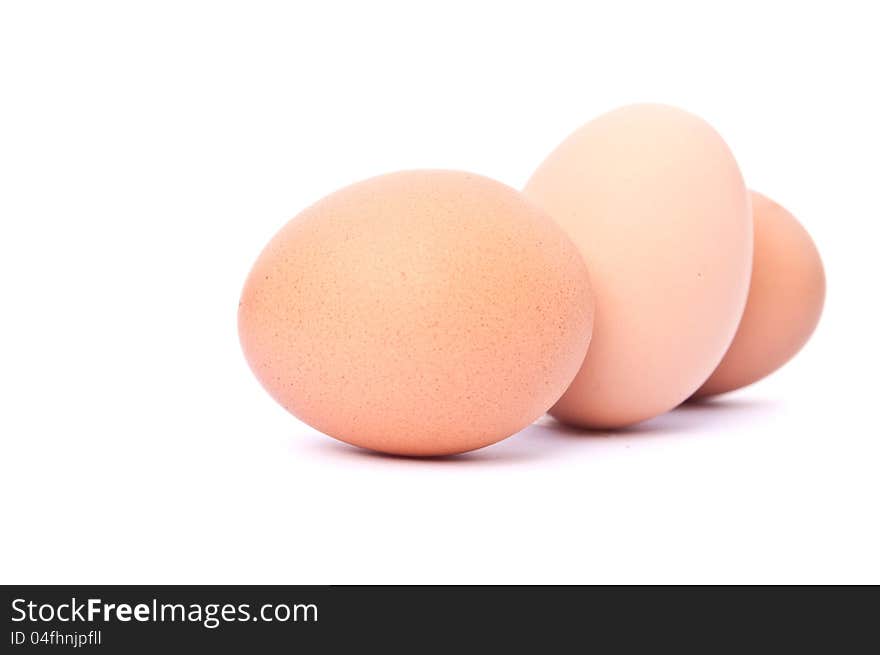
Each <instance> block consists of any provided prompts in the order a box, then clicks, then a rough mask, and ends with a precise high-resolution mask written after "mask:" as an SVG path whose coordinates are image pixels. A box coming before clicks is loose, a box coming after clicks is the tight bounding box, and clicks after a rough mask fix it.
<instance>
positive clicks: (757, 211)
mask: <svg viewBox="0 0 880 655" xmlns="http://www.w3.org/2000/svg"><path fill="white" fill-rule="evenodd" d="M752 213H753V217H754V224H755V257H754V261H753V263H752V281H751V286H750V288H749V297H748V302H747V303H746V309H745V312H744V313H743V317H742V320H741V321H740V324H739V329H738V330H737V331H736V336H734V338H733V343H731V344H730V348H729V349H728V351H727V354H726V355H725V356H724V359H722V360H721V363H720V364H719V365H718V368H716V369H715V372H714V373H712V376H711V377H710V378H709V379H708V380H707V381H706V382H705V383H704V384H703V386H702V387H700V389H699V390H698V391H697V393H696V394H695V396H696V397H702V396H712V395H715V394H720V393H725V392H727V391H732V390H733V389H739V388H740V387H744V386H746V385H749V384H752V383H753V382H757V381H758V380H760V379H761V378H763V377H765V376H767V375H769V374H770V373H772V372H773V371H775V370H776V369H778V368H779V367H780V366H782V365H783V364H785V363H786V362H787V361H788V360H789V359H791V358H792V357H794V356H795V354H797V352H798V351H799V350H800V349H801V348H802V347H803V346H804V344H805V343H806V342H807V340H808V339H809V338H810V335H811V334H812V333H813V330H815V329H816V325H817V324H818V323H819V317H820V316H821V314H822V306H823V304H824V303H825V270H824V269H823V267H822V260H821V258H820V257H819V251H818V250H816V246H815V244H814V243H813V240H812V239H811V238H810V235H809V234H807V231H806V230H805V229H804V228H803V227H802V226H801V224H800V223H798V221H797V219H796V218H795V217H794V216H792V215H791V214H790V213H789V212H788V211H787V210H786V209H785V208H784V207H782V206H781V205H778V204H776V203H775V202H773V201H772V200H770V199H769V198H767V197H766V196H762V195H761V194H760V193H756V192H754V191H753V192H752Z"/></svg>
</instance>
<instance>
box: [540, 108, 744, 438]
mask: <svg viewBox="0 0 880 655" xmlns="http://www.w3.org/2000/svg"><path fill="white" fill-rule="evenodd" d="M525 194H526V196H528V197H529V198H531V199H532V200H534V201H535V202H536V203H537V204H538V205H539V206H541V207H543V208H544V209H546V210H547V212H548V213H549V214H550V215H551V216H552V217H553V218H555V219H556V221H557V222H558V223H559V224H560V225H561V226H562V228H563V229H564V230H565V231H566V232H567V233H568V235H569V236H570V237H571V238H572V240H573V241H574V242H575V244H576V245H577V246H578V248H579V249H580V251H581V253H582V254H583V256H584V260H585V261H586V262H587V266H588V267H589V269H590V279H591V282H592V285H593V290H594V292H595V295H596V323H595V326H594V329H593V341H592V343H591V345H590V350H589V352H588V353H587V357H586V359H585V360H584V364H583V367H582V368H581V370H580V373H578V375H577V377H576V378H575V380H574V382H573V383H572V385H571V387H570V388H569V389H568V391H566V393H565V394H564V395H563V397H562V398H561V399H560V400H559V402H558V403H557V404H556V405H555V406H554V407H553V409H552V410H551V412H550V413H551V414H552V415H553V416H555V417H556V418H557V419H559V420H561V421H564V422H566V423H571V424H574V425H578V426H584V427H598V428H614V427H621V426H625V425H628V424H631V423H636V422H638V421H642V420H645V419H648V418H651V417H652V416H656V415H658V414H660V413H662V412H665V411H667V410H669V409H672V408H673V407H675V406H676V405H678V404H679V403H681V402H682V401H683V400H685V399H686V398H687V397H688V396H690V395H691V394H692V393H693V392H694V391H696V389H697V388H698V387H699V386H700V384H702V383H703V381H705V380H706V378H707V377H708V376H709V375H710V374H711V372H712V371H713V370H714V368H715V367H716V366H717V364H718V362H719V361H721V357H722V356H723V355H724V352H725V351H726V350H727V347H728V346H729V345H730V342H731V339H732V338H733V335H734V333H735V332H736V327H737V325H738V323H739V319H740V317H741V316H742V312H743V307H744V306H745V302H746V295H747V293H748V287H749V275H750V272H751V261H752V220H751V213H750V210H749V200H748V193H747V191H746V188H745V185H744V184H743V179H742V176H741V175H740V172H739V168H738V167H737V164H736V161H735V160H734V158H733V155H732V154H731V152H730V150H729V149H728V147H727V145H726V144H725V143H724V141H723V140H722V139H721V137H720V136H719V135H718V133H717V132H715V130H713V129H712V128H711V127H710V126H709V125H708V124H706V123H705V122H703V121H702V120H700V119H699V118H697V117H696V116H693V115H691V114H688V113H686V112H684V111H681V110H679V109H675V108H673V107H667V106H662V105H633V106H629V107H624V108H622V109H617V110H615V111H612V112H609V113H607V114H605V115H603V116H600V117H599V118H597V119H595V120H593V121H592V122H590V123H587V124H586V125H584V126H583V127H581V128H580V129H579V130H577V131H575V132H574V133H573V134H572V135H571V136H569V137H568V138H567V139H566V140H565V141H563V142H562V144H560V145H559V147H558V148H557V149H556V150H555V151H554V152H552V153H551V154H550V156H549V157H547V159H546V160H545V161H544V162H543V163H542V164H541V166H540V167H539V168H538V169H537V171H535V173H534V175H533V176H532V178H531V180H529V182H528V184H527V185H526V188H525Z"/></svg>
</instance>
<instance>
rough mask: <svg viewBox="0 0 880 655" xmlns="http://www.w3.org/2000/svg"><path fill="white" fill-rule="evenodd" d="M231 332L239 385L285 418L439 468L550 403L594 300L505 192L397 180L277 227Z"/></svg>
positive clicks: (360, 187) (532, 216) (522, 206)
mask: <svg viewBox="0 0 880 655" xmlns="http://www.w3.org/2000/svg"><path fill="white" fill-rule="evenodd" d="M238 320H239V334H240V338H241V344H242V347H243V349H244V353H245V356H246V358H247V360H248V363H249V364H250V366H251V368H252V370H253V372H254V373H255V374H256V376H257V378H258V379H259V380H260V382H261V383H262V384H263V386H264V387H265V388H266V390H267V391H268V392H269V393H270V394H271V395H272V397H273V398H275V400H277V401H278V402H279V403H280V404H281V405H283V406H284V407H285V408H287V409H288V410H289V411H290V412H291V413H292V414H294V415H295V416H297V417H299V418H300V419H302V420H303V421H305V422H306V423H308V424H309V425H311V426H313V427H315V428H317V429H318V430H320V431H321V432H324V433H326V434H328V435H330V436H332V437H335V438H337V439H340V440H342V441H345V442H348V443H350V444H354V445H357V446H361V447H364V448H370V449H373V450H377V451H382V452H386V453H394V454H401V455H445V454H452V453H460V452H464V451H468V450H472V449H475V448H480V447H482V446H486V445H489V444H491V443H494V442H496V441H499V440H501V439H504V438H505V437H508V436H510V435H512V434H514V433H515V432H517V431H519V430H521V429H522V428H524V427H526V426H527V425H529V424H530V423H531V422H532V421H534V420H535V419H537V418H538V417H539V416H541V415H542V414H543V413H544V412H545V411H546V410H547V409H548V408H549V407H550V406H551V405H553V403H555V402H556V400H557V399H558V398H559V396H560V395H561V394H562V393H563V391H565V389H566V387H567V386H568V384H569V383H570V382H571V380H572V379H573V378H574V376H575V374H576V373H577V371H578V369H579V367H580V365H581V362H582V361H583V359H584V355H585V353H586V351H587V347H588V345H589V342H590V335H591V331H592V324H593V298H592V292H591V289H590V283H589V279H588V274H587V269H586V266H585V264H584V261H583V260H582V258H581V256H580V254H579V252H578V250H577V248H576V247H575V246H574V244H572V242H571V241H570V240H569V239H568V237H567V236H566V235H565V233H564V232H563V231H562V230H561V229H559V228H558V227H557V226H556V224H555V223H554V222H553V221H552V220H551V219H550V218H549V217H548V216H547V215H546V214H545V213H544V212H543V211H542V210H540V209H538V208H537V207H536V206H535V205H533V204H532V203H531V202H529V201H528V200H526V199H525V198H524V197H523V196H522V195H521V194H520V193H518V192H517V191H515V190H514V189H511V188H509V187H507V186H505V185H503V184H500V183H498V182H495V181H493V180H490V179H487V178H484V177H481V176H478V175H473V174H469V173H463V172H454V171H406V172H400V173H393V174H389V175H383V176H380V177H376V178H372V179H369V180H366V181H364V182H360V183H357V184H354V185H352V186H349V187H347V188H345V189H342V190H340V191H337V192H336V193H333V194H331V195H329V196H327V197H325V198H324V199H322V200H320V201H319V202H318V203H316V204H315V205H313V206H311V207H309V208H308V209H306V210H305V211H303V212H302V213H301V214H300V215H299V216H297V217H296V218H294V219H293V220H292V221H290V222H289V223H288V224H287V225H285V226H284V227H283V228H282V230H281V231H280V232H279V233H278V234H277V235H275V237H274V238H273V239H272V240H271V242H270V243H269V244H268V246H267V247H266V248H265V250H264V251H263V252H262V254H261V255H260V256H259V258H258V259H257V262H256V263H255V264H254V267H253V270H252V271H251V273H250V275H249V277H248V278H247V281H246V283H245V287H244V291H243V292H242V296H241V302H240V305H239V313H238Z"/></svg>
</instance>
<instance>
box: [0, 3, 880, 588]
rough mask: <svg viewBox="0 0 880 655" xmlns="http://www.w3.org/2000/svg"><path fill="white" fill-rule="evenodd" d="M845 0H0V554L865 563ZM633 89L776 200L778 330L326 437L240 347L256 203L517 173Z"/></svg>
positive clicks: (773, 568)
mask: <svg viewBox="0 0 880 655" xmlns="http://www.w3.org/2000/svg"><path fill="white" fill-rule="evenodd" d="M878 29H880V25H878V19H877V18H876V15H875V8H874V7H873V3H870V2H864V3H859V4H857V3H847V2H835V3H807V2H792V3H781V2H754V3H749V2H737V3H713V2H691V3H680V2H668V1H667V2H661V3H654V2H642V3H634V2H608V3H601V4H592V3H586V2H572V3H567V4H566V3H554V2H547V1H546V0H543V1H541V2H533V3H515V2H499V3H482V2H464V3H456V2H449V1H446V2H442V3H430V4H429V3H419V2H399V3H387V2H381V3H377V2H351V3H339V2H312V3H294V2H291V3H283V4H278V5H275V4H267V3H261V2H256V3H255V2H240V3H223V2H205V3H193V2H169V3H164V2H150V3H119V2H104V3H96V2H76V3H73V2H57V3H42V2H41V3H36V2H5V3H3V4H2V9H0V275H2V277H0V284H2V309H0V312H2V321H0V335H2V339H0V443H2V454H0V465H2V471H0V511H2V515H0V525H2V528H0V530H2V538H0V581H2V582H4V583H24V582H31V583H50V582H51V583H65V582H70V583H83V582H96V583H97V582H100V583H245V582H246V583H343V582H349V583H363V582H388V583H391V582H398V583H401V582H402V583H406V582H422V583H427V582H444V583H445V582H462V583H488V582H560V583H568V582H572V583H573V582H875V583H877V582H880V558H878V556H877V553H878V552H880V533H878V518H877V517H878V498H880V482H878V477H880V476H878V471H880V441H878V435H880V430H878V429H877V414H876V407H877V392H878V373H877V371H878V365H880V358H878V335H880V321H878V310H877V302H878V295H880V294H878V288H877V282H878V274H877V271H878V268H877V267H878V260H880V256H878V247H880V246H878V244H880V239H878V237H880V229H878V219H880V194H878V184H880V164H878V151H880V130H878V120H880V101H878V95H877V93H878V91H877V89H878V67H880V47H878ZM633 101H657V102H666V103H671V104H675V105H679V106H681V107H683V108H685V109H688V110H690V111H692V112H694V113H696V114H698V115H700V116H702V117H704V118H705V119H707V120H708V121H709V122H710V123H712V124H713V125H714V126H715V127H716V128H717V129H718V130H719V131H720V132H721V133H722V135H723V136H724V137H725V138H726V140H727V141H728V143H729V144H730V146H731V147H732V149H733V151H734V153H735V154H736V155H737V158H738V160H739V162H740V164H741V167H742V169H743V172H744V174H745V176H746V178H747V180H748V182H749V184H750V185H751V186H752V187H754V188H756V189H759V190H761V191H763V192H765V193H767V194H768V195H770V196H771V197H773V198H774V199H776V200H778V201H779V202H781V203H783V204H784V205H786V206H787V207H788V208H789V209H790V210H791V211H792V212H793V213H794V214H795V215H796V216H798V217H799V218H800V219H801V220H802V222H803V224H804V225H805V226H806V227H807V229H808V230H809V231H810V232H811V233H812V235H813V237H814V239H815V241H816V243H817V244H818V246H819V249H820V251H821V253H822V255H823V257H824V261H825V266H826V271H827V276H828V300H827V304H826V310H825V314H824V316H823V319H822V322H821V324H820V326H819V329H818V331H817V332H816V334H815V335H814V338H813V340H812V341H811V343H810V344H809V345H808V346H807V347H806V348H805V350H804V351H803V352H802V353H801V354H800V356H799V357H798V358H797V359H796V360H794V361H793V362H791V363H790V364H789V365H788V366H787V367H785V368H784V369H783V370H781V371H779V372H778V373H777V374H776V375H774V376H773V377H772V378H770V379H767V380H766V381H764V382H761V383H759V384H757V385H755V386H754V387H752V388H749V389H747V390H744V391H742V392H740V393H735V394H731V395H730V396H729V397H725V398H724V399H722V400H719V401H718V402H717V403H715V404H714V405H710V406H699V407H688V408H684V409H680V410H678V411H675V412H673V413H672V414H669V415H667V416H663V417H660V418H658V419H656V420H653V421H650V422H648V423H646V424H644V425H642V426H640V427H638V428H637V429H635V430H633V431H630V432H628V433H624V434H617V435H606V434H580V433H575V432H571V431H569V430H566V429H564V428H561V427H559V426H557V425H555V424H554V423H553V422H551V421H548V420H546V419H544V420H542V421H541V422H539V423H538V424H536V425H535V426H532V427H530V428H528V429H526V430H525V431H524V432H522V433H521V434H519V435H517V436H515V437H513V438H511V439H509V440H507V441H505V442H502V443H500V444H498V445H496V446H493V447H490V448H487V449H485V450H482V451H478V452H476V453H473V454H469V455H465V456H461V457H457V458H449V459H444V460H429V461H418V460H407V459H396V458H388V457H383V456H379V455H375V454H369V453H366V452H362V451H358V450H356V449H354V448H351V447H349V446H346V445H343V444H341V443H338V442H335V441H333V440H332V439H330V438H328V437H325V436H323V435H320V434H318V433H316V432H315V431H313V430H311V429H310V428H308V427H307V426H305V425H303V424H301V423H299V422H297V421H296V420H295V419H293V418H292V417H291V416H289V415H288V414H286V413H285V411H284V410H283V409H281V408H280V407H279V406H277V405H275V404H274V402H273V401H272V400H271V399H270V398H269V397H268V395H267V394H266V393H265V392H264V391H263V390H262V389H261V388H260V386H259V385H258V384H257V382H256V380H255V379H254V378H253V376H252V375H251V373H250V372H249V370H248V368H247V366H246V364H245V362H244V358H243V357H242V355H241V353H240V350H239V346H238V338H237V333H236V308H237V302H238V294H239V291H240V289H241V285H242V283H243V281H244V278H245V275H246V274H247V271H248V269H249V267H250V265H251V264H252V262H253V260H254V259H255V257H256V255H257V254H258V252H259V251H260V249H261V248H262V246H263V245H264V244H265V242H266V241H268V239H269V238H270V237H271V236H272V234H273V233H274V232H275V231H276V230H277V229H278V228H279V227H280V226H281V225H282V224H283V223H284V222H285V221H286V220H288V219H289V218H291V217H292V216H294V215H295V214H296V213H297V212H298V211H299V210H301V209H302V208H303V207H305V206H307V205H308V204H310V203H312V202H313V201H315V200H317V199H318V198H320V197H321V196H323V195H324V194H326V193H328V192H330V191H332V190H334V189H336V188H338V187H341V186H343V185H346V184H349V183H351V182H353V181H356V180H358V179H361V178H365V177H369V176H372V175H376V174H379V173H383V172H387V171H391V170H398V169H404V168H412V167H444V168H460V169H466V170H471V171H474V172H477V173H481V174H485V175H489V176H491V177H494V178H497V179H499V180H501V181H503V182H506V183H508V184H510V185H512V186H516V187H519V186H522V184H523V183H524V182H525V180H526V179H527V178H528V176H529V174H530V172H531V170H532V169H533V168H534V167H535V166H536V165H537V164H538V163H539V162H540V161H541V159H542V158H543V157H544V156H545V155H546V154H547V153H548V152H549V150H550V149H551V148H553V147H554V146H555V145H556V144H557V143H558V142H559V141H560V140H561V139H562V138H563V137H565V136H566V135H567V134H568V133H569V132H570V131H572V130H573V129H574V128H575V127H577V126H578V125H580V124H582V123H583V122H585V121H587V120H589V119H590V118H591V117H593V116H595V115H596V114H598V113H601V112H603V111H606V110H608V109H611V108H613V107H615V106H618V105H621V104H626V103H629V102H633Z"/></svg>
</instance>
